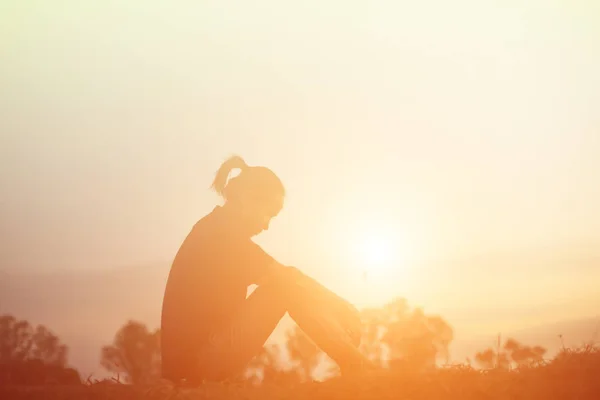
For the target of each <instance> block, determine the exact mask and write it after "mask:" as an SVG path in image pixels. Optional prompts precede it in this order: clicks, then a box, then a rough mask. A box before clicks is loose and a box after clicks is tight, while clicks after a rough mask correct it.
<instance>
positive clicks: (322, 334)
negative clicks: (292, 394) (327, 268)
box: [161, 156, 367, 385]
mask: <svg viewBox="0 0 600 400" xmlns="http://www.w3.org/2000/svg"><path fill="white" fill-rule="evenodd" d="M233 169H239V170H241V172H240V174H239V175H238V176H236V177H234V178H232V179H229V180H228V178H229V175H230V172H231V171H232V170H233ZM212 187H213V188H214V189H215V191H216V192H217V193H218V194H219V195H221V196H222V197H223V198H224V200H225V204H224V205H223V206H217V207H215V208H214V210H213V211H212V212H210V213H209V214H208V215H206V216H205V217H203V218H202V219H200V220H199V221H198V222H197V223H196V224H195V225H194V227H193V228H192V230H191V232H190V233H189V234H188V236H187V238H186V239H185V241H184V242H183V244H182V245H181V248H180V249H179V251H178V253H177V255H176V257H175V260H174V261H173V265H172V267H171V271H170V274H169V278H168V281H167V285H166V289H165V293H164V300H163V308H162V319H161V353H162V354H161V357H162V375H163V378H165V379H168V380H170V381H173V382H186V383H187V384H192V385H196V384H199V383H201V382H202V381H221V380H225V379H228V378H234V377H236V376H237V375H238V374H239V373H241V372H242V371H243V370H244V368H245V366H246V365H247V364H248V363H249V362H250V361H251V360H252V358H253V357H254V356H256V355H257V354H258V353H259V352H260V350H261V349H262V346H263V345H264V344H265V341H266V340H267V338H268V337H269V336H270V335H271V333H272V332H273V330H274V329H275V327H276V325H277V324H278V322H279V321H280V319H281V318H282V317H283V316H284V315H285V313H286V312H288V313H289V315H290V316H291V317H292V318H293V319H294V320H295V321H296V323H297V324H298V325H299V327H300V328H301V329H302V330H303V331H304V332H305V333H306V334H307V335H308V336H309V337H310V338H311V339H312V340H313V341H314V342H315V344H317V346H319V347H320V348H321V349H322V350H323V351H324V352H325V353H327V354H328V355H329V356H330V357H331V358H332V359H333V360H334V361H336V362H337V364H338V365H339V367H340V370H341V372H342V373H343V374H344V373H346V372H348V371H356V370H360V369H361V368H363V367H364V366H366V365H367V362H366V360H365V358H364V357H363V356H362V354H361V353H360V352H359V351H358V350H357V345H358V343H359V342H360V321H359V319H358V313H357V311H356V309H354V307H352V306H351V305H350V304H349V303H347V302H345V301H344V300H343V299H341V298H340V297H338V296H337V295H335V294H333V293H332V292H330V291H329V290H327V289H326V288H324V287H323V286H321V285H319V284H318V283H317V282H316V281H314V280H312V279H311V278H309V277H308V276H306V275H304V274H303V273H301V272H300V271H299V270H297V269H296V268H293V267H287V266H284V265H282V264H280V263H279V262H277V261H276V260H274V259H273V258H272V257H271V256H269V255H268V254H267V253H266V252H265V251H263V250H262V249H261V248H260V247H259V246H258V245H257V244H255V243H254V242H253V241H252V240H251V238H252V237H253V236H255V235H257V234H259V233H260V232H262V231H263V230H266V229H268V227H269V222H270V221H271V219H272V218H274V217H275V216H276V215H277V214H278V213H279V212H280V211H281V209H282V207H283V199H284V188H283V185H282V183H281V181H280V180H279V178H278V177H277V176H276V175H275V174H274V173H273V172H272V171H271V170H270V169H268V168H265V167H249V166H247V165H246V163H245V162H244V160H243V159H242V158H240V157H238V156H234V157H232V158H230V159H228V160H227V161H225V162H224V163H223V165H221V167H220V168H219V170H218V171H217V174H216V176H215V179H214V182H213V185H212ZM252 284H257V285H258V287H257V288H256V290H254V291H253V292H252V294H251V295H250V296H248V297H246V293H247V289H248V286H250V285H252Z"/></svg>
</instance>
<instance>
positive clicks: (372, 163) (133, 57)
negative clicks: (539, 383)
mask: <svg viewBox="0 0 600 400" xmlns="http://www.w3.org/2000/svg"><path fill="white" fill-rule="evenodd" d="M1 3H2V8H3V11H1V12H0V37H1V38H2V39H1V41H0V46H1V47H0V52H1V53H0V57H1V59H2V61H1V62H0V85H1V90H0V156H1V157H0V193H1V196H0V201H1V209H0V213H1V215H0V234H1V235H2V242H3V243H2V246H1V247H0V251H1V253H0V262H1V267H0V269H2V270H4V271H12V273H19V274H28V275H39V274H42V273H43V274H48V273H51V272H56V271H62V270H68V271H73V270H76V271H77V272H78V273H82V272H85V271H92V270H94V271H99V270H109V269H114V268H124V267H126V266H144V265H150V264H152V265H162V266H164V268H165V269H168V266H169V264H170V262H171V260H172V258H173V256H174V254H175V252H176V251H177V248H178V246H179V244H180V243H181V241H182V240H183V238H184V237H185V235H186V234H187V233H188V231H189V229H190V227H191V226H192V224H193V223H194V222H195V221H196V220H197V219H198V218H200V217H201V216H202V215H204V214H205V213H207V212H209V211H210V210H211V209H212V208H213V207H214V206H215V205H216V204H218V203H217V202H218V199H217V197H216V196H215V195H214V194H213V193H211V192H210V191H209V190H208V187H209V185H210V183H211V180H212V177H213V174H214V172H215V170H216V168H217V167H218V166H219V164H220V163H221V162H222V161H223V160H224V159H225V158H226V157H227V156H229V155H231V154H240V155H242V156H243V157H244V158H245V159H246V160H247V161H248V162H249V163H250V164H261V165H265V166H268V167H270V168H272V169H273V170H274V171H276V172H277V173H278V174H279V176H280V177H281V179H282V180H283V182H284V183H285V185H286V187H287V191H288V197H287V201H286V205H285V209H284V211H283V212H282V214H281V215H280V216H279V217H278V218H277V219H276V220H275V221H274V223H273V224H272V226H271V230H270V231H269V232H267V233H265V234H263V235H261V236H260V237H258V238H257V242H259V243H260V244H261V245H263V246H264V247H265V249H267V251H269V252H271V253H272V254H273V255H274V256H275V257H277V258H278V259H279V260H280V261H282V262H284V263H287V264H291V265H297V266H299V267H300V268H302V269H303V270H305V271H306V272H308V273H309V274H311V275H313V276H315V277H316V278H318V279H320V280H322V281H323V282H324V283H325V284H326V285H328V286H330V287H332V288H333V289H334V290H337V291H339V293H340V294H342V295H344V296H346V297H347V298H349V299H350V300H352V301H354V302H356V303H357V304H375V303H377V304H380V303H382V302H384V301H386V300H388V299H390V298H391V297H393V296H396V295H400V296H405V297H407V298H408V299H409V301H411V302H413V303H415V304H419V305H424V306H425V307H426V309H427V310H430V311H433V312H442V313H443V312H445V311H448V312H449V313H450V314H451V316H450V317H448V319H449V321H450V323H452V324H453V325H454V326H456V328H457V330H458V331H460V330H461V328H465V327H468V328H469V329H471V332H476V331H477V332H479V330H478V329H487V330H488V331H492V332H493V331H495V330H496V329H500V328H503V327H506V326H515V327H517V326H525V325H532V324H534V323H541V322H548V321H554V320H558V319H561V318H567V317H583V316H590V315H597V310H598V306H599V305H600V297H599V296H598V294H597V292H598V290H597V288H598V286H599V284H600V272H599V271H600V269H599V268H598V267H597V265H598V260H599V250H598V249H599V247H598V244H599V243H600V233H599V232H600V212H598V204H600V189H599V188H600V185H599V184H598V182H600V161H599V160H600V157H599V156H600V74H598V71H600V28H599V27H600V24H599V22H600V21H599V20H598V17H599V16H600V9H599V6H598V5H597V4H596V3H594V2H592V1H588V2H584V1H579V2H573V3H572V4H567V2H548V1H541V0H540V1H537V0H536V1H528V2H526V3H524V2H517V1H509V2H504V3H503V5H500V4H499V3H498V2H491V1H466V0H460V1H454V2H444V1H423V2H406V3H404V2H403V3H398V2H381V1H370V2H360V3H359V2H356V3H352V2H341V1H335V2H333V1H332V2H326V3H325V2H312V1H311V2H302V3H301V4H300V3H296V4H292V3H289V2H286V3H283V2H277V1H259V2H247V3H246V2H229V1H222V0H221V1H202V2H191V1H189V2H178V3H173V2H158V1H130V2H127V3H126V4H125V3H123V2H117V1H103V2H83V1H75V0H72V1H63V2H60V3H56V2H41V1H40V2H23V1H17V0H13V1H10V0H4V1H2V2H1ZM366 231H368V232H373V234H372V235H374V236H375V237H377V236H378V235H380V236H381V237H382V239H381V240H388V241H389V240H392V241H394V244H395V249H396V250H395V251H396V256H397V259H396V261H395V262H396V263H397V264H396V265H394V266H392V267H390V268H388V269H383V270H381V271H380V272H379V273H378V274H372V276H370V277H369V279H367V280H364V279H363V271H365V270H368V266H367V265H364V261H361V260H360V259H357V258H356V257H355V252H354V251H353V246H355V244H356V243H357V240H359V241H360V240H361V239H360V238H362V237H364V232H366ZM390 237H391V238H392V239H390ZM482 259H484V260H486V261H485V263H483V264H482V262H481V260H482ZM489 260H492V261H491V262H490V261H489ZM385 271H388V272H385ZM142 284H143V283H142ZM152 295H153V296H156V297H157V298H158V297H160V296H162V292H160V291H157V293H152ZM5 307H7V306H6V305H5ZM5 307H3V308H5ZM519 310H521V312H518V311H519ZM158 312H159V310H156V313H158ZM489 313H492V314H493V313H497V314H498V316H497V318H496V319H489V318H488V320H485V321H483V320H481V319H480V318H481V315H483V314H486V315H487V314H489ZM444 315H446V314H444ZM461 324H462V325H461ZM108 339H109V338H107V340H108Z"/></svg>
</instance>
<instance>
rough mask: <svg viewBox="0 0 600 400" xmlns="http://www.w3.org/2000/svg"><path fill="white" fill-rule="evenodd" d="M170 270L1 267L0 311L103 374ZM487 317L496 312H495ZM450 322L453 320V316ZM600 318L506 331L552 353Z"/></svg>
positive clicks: (474, 346)
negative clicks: (107, 349)
mask: <svg viewBox="0 0 600 400" xmlns="http://www.w3.org/2000/svg"><path fill="white" fill-rule="evenodd" d="M167 275H168V267H164V266H149V267H144V268H142V267H128V268H120V269H112V270H104V271H89V270H88V271H84V270H81V271H64V272H54V273H46V274H40V273H36V274H33V273H31V274H25V273H14V272H8V271H4V272H2V271H0V313H10V314H13V315H15V316H16V317H18V318H21V319H26V320H28V321H30V322H32V323H34V324H38V323H42V324H45V325H47V326H48V327H49V328H50V329H52V330H53V331H54V332H55V333H57V334H58V335H59V337H60V338H61V339H62V340H63V341H64V342H65V343H66V344H67V345H68V346H69V349H70V355H69V360H70V363H71V364H72V365H73V366H75V367H76V368H78V369H79V370H80V372H81V373H82V375H88V374H90V373H92V372H93V373H95V374H99V375H101V374H102V369H101V368H100V366H99V353H100V348H101V347H102V346H103V345H105V344H108V343H110V342H111V341H112V338H113V335H114V334H115V332H116V331H117V329H118V328H119V327H120V326H122V325H123V324H124V323H125V322H126V321H127V320H128V319H136V320H140V321H142V322H144V323H146V324H148V326H149V327H150V328H157V327H158V326H159V323H160V310H161V304H162V295H163V291H164V285H165V283H166V279H167ZM409 300H410V299H409ZM464 312H465V313H469V310H467V309H465V310H464ZM485 317H486V318H487V319H490V318H493V314H491V315H487V316H485ZM449 322H450V323H451V324H452V323H453V321H452V320H451V319H450V320H449ZM287 324H289V320H287V321H284V322H283V323H282V324H281V326H280V329H279V330H278V332H276V333H275V334H274V338H278V337H279V335H280V332H281V329H282V328H283V327H285V326H286V325H287ZM598 324H599V319H598V317H595V316H592V317H590V318H588V319H580V320H574V321H557V322H556V323H553V324H547V325H543V326H533V327H531V328H528V329H524V330H519V331H516V332H507V333H505V332H503V336H505V337H509V336H510V337H514V338H516V339H518V340H521V341H523V342H524V343H527V344H539V345H542V346H545V347H546V348H548V350H549V354H554V353H555V352H556V351H558V349H559V348H560V346H561V342H560V340H559V339H558V335H559V334H562V335H563V336H564V340H565V344H566V345H567V346H573V345H578V344H580V343H582V342H583V341H586V340H590V339H591V338H592V337H593V335H594V332H596V330H597V329H598ZM457 328H460V327H457ZM458 331H459V332H460V329H458ZM597 339H600V338H598V337H597ZM495 341H496V338H495V337H492V336H485V337H481V336H476V337H473V335H472V334H466V335H462V336H461V335H457V337H456V339H455V342H454V343H453V345H452V348H451V353H452V359H453V361H457V362H459V361H464V360H465V358H466V357H473V355H474V354H475V352H476V351H479V350H482V349H484V348H487V347H490V346H493V345H494V344H495Z"/></svg>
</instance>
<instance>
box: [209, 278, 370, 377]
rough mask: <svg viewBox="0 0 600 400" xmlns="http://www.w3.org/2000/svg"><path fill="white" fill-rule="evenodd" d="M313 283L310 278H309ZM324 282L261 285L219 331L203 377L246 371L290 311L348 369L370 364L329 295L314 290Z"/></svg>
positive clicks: (308, 333)
mask: <svg viewBox="0 0 600 400" xmlns="http://www.w3.org/2000/svg"><path fill="white" fill-rule="evenodd" d="M309 282H310V281H309ZM317 290H323V288H322V286H321V287H318V288H312V287H311V284H310V283H309V285H308V286H307V285H303V284H299V283H298V281H297V280H295V279H289V280H276V281H272V282H269V283H265V284H264V285H261V286H259V287H258V288H257V289H256V290H255V291H254V292H252V294H251V295H250V296H249V297H248V299H247V300H246V301H245V303H244V305H243V307H242V308H241V309H240V310H239V312H238V313H237V314H236V315H235V317H234V319H233V320H232V321H231V323H230V325H229V326H227V327H225V328H223V329H220V330H218V331H215V332H214V333H213V334H212V335H211V337H210V339H209V343H207V345H206V346H205V348H204V350H203V351H202V354H201V357H200V364H201V365H200V370H199V371H198V373H199V375H201V376H202V378H201V379H206V380H223V379H226V378H228V377H232V376H234V375H236V374H237V373H239V372H242V371H243V369H244V367H245V366H246V365H247V364H248V363H249V362H250V361H251V360H252V358H254V356H256V355H257V354H258V353H259V352H260V350H261V349H262V346H264V344H265V342H266V340H267V339H268V338H269V336H270V335H271V333H272V332H273V330H274V329H275V327H276V326H277V324H278V323H279V321H280V320H281V318H282V317H283V316H284V315H285V313H286V312H288V313H289V314H290V316H291V317H292V318H293V319H294V321H296V323H297V324H298V326H299V327H300V328H301V329H302V330H303V331H304V332H305V333H306V334H307V335H308V337H309V338H311V339H312V340H313V342H315V344H316V345H317V346H318V347H319V348H320V349H321V350H322V351H324V352H325V353H326V354H327V355H328V356H329V357H331V358H332V359H333V360H334V361H335V362H336V363H337V364H338V365H339V367H340V369H341V370H342V373H345V372H347V371H350V370H356V369H361V368H363V367H364V366H365V363H368V361H367V360H366V358H365V357H364V356H363V355H362V354H361V353H360V352H359V351H358V349H357V347H356V343H353V340H352V337H351V335H350V334H348V333H347V331H346V328H345V327H343V326H342V325H341V324H340V322H339V321H338V319H337V318H336V316H333V315H330V313H328V312H327V311H325V310H328V309H330V307H328V306H329V304H328V303H329V302H330V301H331V300H327V296H329V297H330V298H331V296H335V295H334V294H333V293H331V292H329V293H326V295H325V296H320V295H316V294H315V293H314V292H315V291H317Z"/></svg>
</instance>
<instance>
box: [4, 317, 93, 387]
mask: <svg viewBox="0 0 600 400" xmlns="http://www.w3.org/2000/svg"><path fill="white" fill-rule="evenodd" d="M66 363H67V346H65V345H64V344H62V343H61V342H60V340H59V339H58V337H57V336H56V335H55V334H53V333H52V332H50V330H48V328H46V327H45V326H43V325H38V326H37V327H35V328H34V327H32V326H31V324H29V322H27V321H25V320H18V319H17V318H15V317H14V316H12V315H2V316H0V382H4V383H12V384H31V385H33V384H45V383H52V382H54V383H63V384H73V383H80V382H81V381H80V377H79V373H78V372H77V371H76V370H74V369H72V368H67V367H66Z"/></svg>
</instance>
